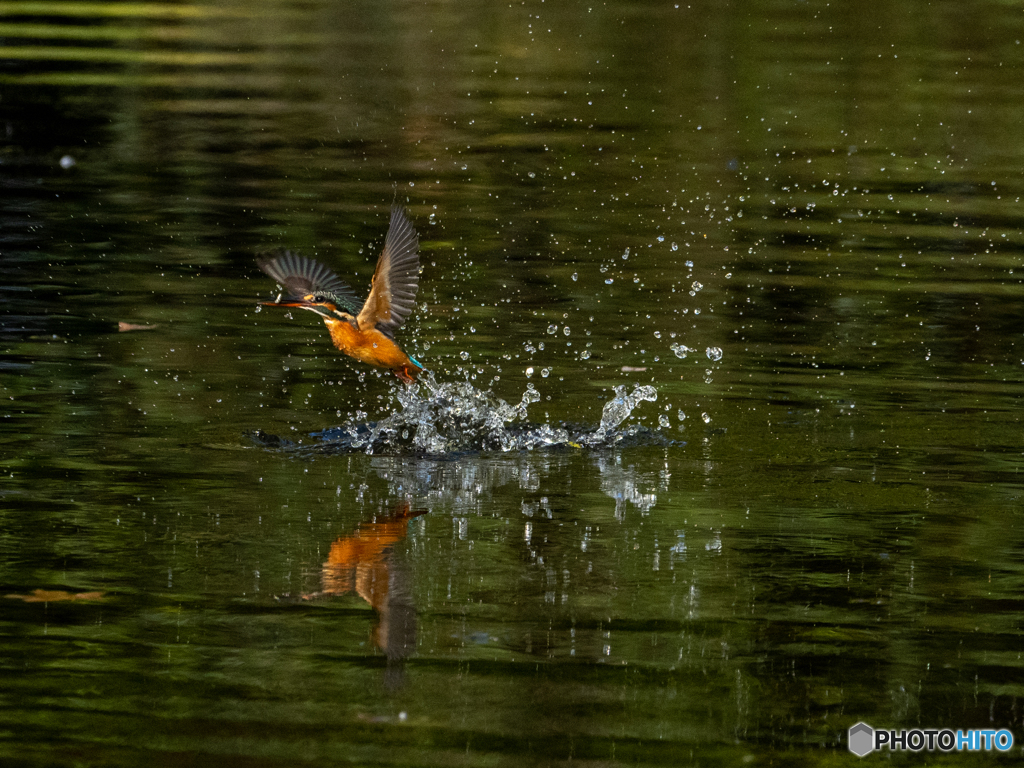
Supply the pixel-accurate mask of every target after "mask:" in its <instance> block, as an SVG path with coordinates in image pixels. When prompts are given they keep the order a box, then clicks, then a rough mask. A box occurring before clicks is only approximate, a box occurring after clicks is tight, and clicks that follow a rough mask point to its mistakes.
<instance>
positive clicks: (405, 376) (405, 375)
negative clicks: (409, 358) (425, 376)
mask: <svg viewBox="0 0 1024 768" xmlns="http://www.w3.org/2000/svg"><path fill="white" fill-rule="evenodd" d="M412 370H414V369H411V368H409V366H407V365H406V366H403V367H401V368H395V369H394V370H393V371H391V372H392V373H393V374H395V376H397V377H398V378H399V379H400V380H401V381H402V383H404V384H415V383H416V379H415V378H414V377H413V376H412V374H411V371H412Z"/></svg>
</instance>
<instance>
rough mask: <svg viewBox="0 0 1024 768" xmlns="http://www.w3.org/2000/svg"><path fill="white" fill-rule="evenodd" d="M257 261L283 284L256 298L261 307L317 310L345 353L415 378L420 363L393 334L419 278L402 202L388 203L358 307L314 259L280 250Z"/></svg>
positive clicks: (347, 290)
mask: <svg viewBox="0 0 1024 768" xmlns="http://www.w3.org/2000/svg"><path fill="white" fill-rule="evenodd" d="M256 263H257V265H258V266H259V268H260V269H262V270H263V271H264V272H266V273H267V274H268V275H270V277H272V278H274V279H275V280H276V281H277V283H278V285H280V286H281V288H282V289H283V291H282V292H281V293H279V294H278V295H277V298H276V299H275V300H274V301H262V302H260V303H261V304H262V305H263V306H267V307H298V308H300V309H308V310H309V311H310V312H316V313H317V314H318V315H320V317H322V318H323V320H324V323H326V324H327V329H328V330H329V331H330V333H331V341H333V342H334V346H335V347H337V348H338V349H340V350H341V351H342V352H344V353H345V354H346V355H348V356H349V357H354V358H355V359H356V360H359V361H360V362H363V363H368V364H369V365H373V366H376V367H377V368H387V369H388V370H390V371H391V372H392V373H393V374H395V376H397V377H398V378H399V379H400V380H401V381H402V382H404V383H405V384H413V383H414V382H415V380H416V376H417V375H418V374H419V372H420V371H421V370H423V364H422V363H420V361H419V360H417V359H416V358H413V357H409V355H407V354H405V352H403V351H402V349H401V347H399V346H398V344H396V343H395V338H394V334H395V331H396V330H398V329H399V328H401V327H402V324H403V323H404V322H405V319H406V318H407V317H408V316H409V313H410V312H412V308H413V306H414V305H415V304H416V291H417V289H418V288H419V282H420V255H419V238H418V237H417V236H416V230H415V229H413V226H412V223H411V222H410V221H409V218H408V216H406V214H405V211H404V210H403V209H402V208H401V206H397V205H396V206H392V208H391V224H390V225H389V226H388V234H387V237H386V238H385V240H384V250H382V251H381V254H380V258H378V259H377V268H376V269H375V270H374V273H373V280H372V282H371V283H370V295H369V296H368V297H367V299H366V301H365V302H363V303H362V307H360V303H359V298H358V297H357V296H356V294H355V292H354V291H353V290H352V289H351V288H350V287H349V286H348V284H347V283H346V282H345V281H344V280H342V279H341V278H339V277H338V276H337V275H335V274H334V273H333V272H332V271H331V270H330V269H328V268H327V267H325V266H324V265H323V264H321V263H319V262H317V261H314V260H313V259H309V258H306V257H305V256H299V255H298V254H296V253H292V252H291V251H283V252H280V253H278V254H276V255H274V256H271V257H269V258H260V259H258V260H257V262H256Z"/></svg>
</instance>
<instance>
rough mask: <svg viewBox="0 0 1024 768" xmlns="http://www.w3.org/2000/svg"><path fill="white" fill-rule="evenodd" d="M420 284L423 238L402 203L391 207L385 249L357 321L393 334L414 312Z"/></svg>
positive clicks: (365, 325) (388, 334) (362, 326)
mask: <svg viewBox="0 0 1024 768" xmlns="http://www.w3.org/2000/svg"><path fill="white" fill-rule="evenodd" d="M419 285H420V254H419V238H418V237H417V236H416V230H415V229H413V226H412V223H411V222H410V221H409V218H408V217H407V216H406V215H405V212H404V211H403V210H402V208H401V207H399V206H397V205H396V206H393V207H392V208H391V224H390V226H389V227H388V235H387V238H385V240H384V250H383V251H381V254H380V258H379V259H377V269H376V270H375V271H374V273H373V285H372V286H371V287H370V295H369V297H368V298H367V299H366V303H365V304H364V305H363V308H362V310H361V311H360V312H359V317H357V318H356V322H357V323H358V324H359V327H360V328H362V329H364V330H365V329H367V328H377V330H379V331H380V332H381V333H383V334H384V335H385V336H388V337H392V336H393V335H394V333H395V330H396V329H398V328H400V327H401V325H402V323H404V322H405V319H406V318H407V317H408V316H409V313H411V312H412V308H413V306H415V304H416V291H417V289H418V288H419Z"/></svg>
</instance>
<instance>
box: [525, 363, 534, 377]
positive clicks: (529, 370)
mask: <svg viewBox="0 0 1024 768" xmlns="http://www.w3.org/2000/svg"><path fill="white" fill-rule="evenodd" d="M531 376H533V366H532V365H531V366H530V367H529V368H527V369H526V378H530V377H531Z"/></svg>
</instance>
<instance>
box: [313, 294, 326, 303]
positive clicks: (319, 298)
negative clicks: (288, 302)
mask: <svg viewBox="0 0 1024 768" xmlns="http://www.w3.org/2000/svg"><path fill="white" fill-rule="evenodd" d="M323 302H324V297H323V296H321V295H320V294H319V293H317V294H314V296H313V303H314V304H323Z"/></svg>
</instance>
